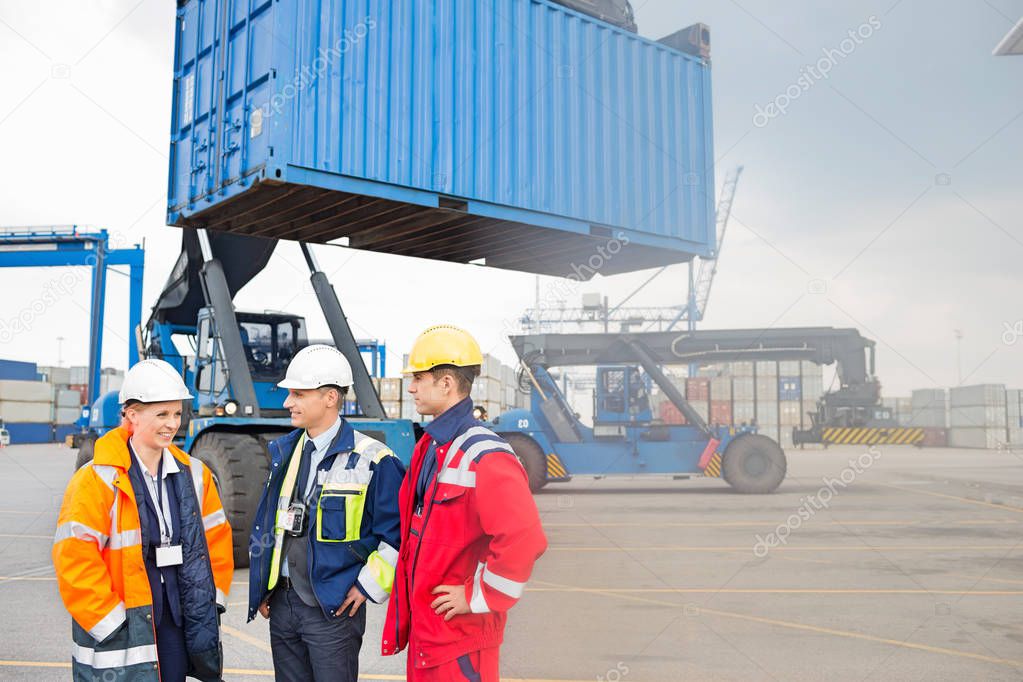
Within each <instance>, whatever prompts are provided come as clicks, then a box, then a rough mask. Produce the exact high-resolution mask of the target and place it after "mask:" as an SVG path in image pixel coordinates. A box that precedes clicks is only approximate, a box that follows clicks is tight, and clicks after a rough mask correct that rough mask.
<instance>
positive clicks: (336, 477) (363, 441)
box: [267, 431, 394, 592]
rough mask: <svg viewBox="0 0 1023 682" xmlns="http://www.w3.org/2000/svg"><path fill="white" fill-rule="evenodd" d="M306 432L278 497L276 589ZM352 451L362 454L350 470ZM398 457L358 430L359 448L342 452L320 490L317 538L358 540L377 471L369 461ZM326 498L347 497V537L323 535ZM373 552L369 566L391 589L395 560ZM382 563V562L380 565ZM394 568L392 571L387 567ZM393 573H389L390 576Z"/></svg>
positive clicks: (273, 563)
mask: <svg viewBox="0 0 1023 682" xmlns="http://www.w3.org/2000/svg"><path fill="white" fill-rule="evenodd" d="M305 442H306V434H305V432H303V433H302V437H301V438H299V439H298V443H296V444H295V450H294V451H293V452H292V453H291V459H290V460H289V462H288V469H287V471H286V472H285V474H284V482H283V483H282V484H281V493H280V495H279V496H278V498H277V513H276V515H275V516H274V549H273V554H272V555H271V558H270V579H269V581H268V585H267V587H268V588H269V589H271V590H272V589H274V587H276V586H277V581H278V580H279V579H280V572H281V564H282V563H283V559H284V557H283V550H284V528H283V527H282V526H281V519H282V518H283V516H284V515H285V514H287V513H288V507H290V506H291V501H292V499H293V497H294V493H295V487H296V484H297V482H298V481H297V480H296V479H297V478H298V470H299V467H300V466H301V461H302V450H303V448H304V447H305ZM351 454H356V455H359V460H358V462H357V463H356V465H355V468H353V469H348V468H347V466H348V459H349V457H350V456H351ZM387 456H391V457H393V456H394V453H393V452H391V451H390V449H388V447H387V446H386V445H384V444H383V443H381V442H379V441H377V440H374V439H373V438H370V437H369V436H366V435H365V434H363V433H360V432H358V431H356V432H355V447H354V448H352V451H351V453H349V457H341V456H340V455H339V456H338V457H336V458H335V459H334V463H333V464H332V465H331V467H330V470H329V471H328V472H327V475H326V478H325V480H324V482H323V488H322V489H321V490H320V496H319V499H318V501H317V505H316V539H317V540H318V541H319V542H354V541H355V540H358V539H359V532H360V530H361V528H362V515H363V512H364V511H365V508H366V490H367V489H368V488H369V482H370V479H371V478H372V477H373V471H372V470H371V469H370V468H369V463H370V461H372V462H373V463H374V464H375V463H377V462H379V461H380V460H381V459H382V458H383V457H387ZM326 497H344V498H347V499H346V500H345V537H344V538H342V539H330V538H325V537H323V524H322V523H321V521H322V519H323V504H322V502H323V499H324V498H326ZM376 555H377V552H373V553H372V554H371V555H370V557H369V559H368V560H367V566H369V567H370V572H371V573H372V574H373V577H374V579H375V580H376V582H377V583H378V584H380V585H381V587H383V588H386V589H387V591H388V592H389V591H390V585H391V583H392V582H393V580H394V577H393V570H394V569H393V565H394V562H381V561H380V560H379V557H377V556H376ZM378 564H382V565H378ZM388 568H390V571H388V570H386V569H388ZM388 574H389V575H388Z"/></svg>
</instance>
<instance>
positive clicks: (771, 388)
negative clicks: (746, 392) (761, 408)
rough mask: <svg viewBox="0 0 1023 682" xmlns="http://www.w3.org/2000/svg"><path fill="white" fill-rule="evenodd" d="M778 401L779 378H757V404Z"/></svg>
mask: <svg viewBox="0 0 1023 682" xmlns="http://www.w3.org/2000/svg"><path fill="white" fill-rule="evenodd" d="M777 400H778V377H763V376H758V377H757V402H758V403H759V402H775V401H777Z"/></svg>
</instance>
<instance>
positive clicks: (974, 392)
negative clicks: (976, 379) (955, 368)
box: [948, 384, 1005, 407]
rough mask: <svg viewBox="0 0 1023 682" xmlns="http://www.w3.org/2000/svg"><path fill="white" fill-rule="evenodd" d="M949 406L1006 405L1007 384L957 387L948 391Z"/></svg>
mask: <svg viewBox="0 0 1023 682" xmlns="http://www.w3.org/2000/svg"><path fill="white" fill-rule="evenodd" d="M948 404H949V406H950V407H962V406H969V405H1004V404H1005V384H977V385H975V386H955V387H954V388H951V389H949V391H948Z"/></svg>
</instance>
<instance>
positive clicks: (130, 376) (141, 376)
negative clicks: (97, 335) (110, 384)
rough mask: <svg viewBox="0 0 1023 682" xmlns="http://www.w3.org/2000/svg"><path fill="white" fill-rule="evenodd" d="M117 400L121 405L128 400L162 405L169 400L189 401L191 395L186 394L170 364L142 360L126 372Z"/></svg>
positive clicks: (162, 361) (160, 361)
mask: <svg viewBox="0 0 1023 682" xmlns="http://www.w3.org/2000/svg"><path fill="white" fill-rule="evenodd" d="M118 399H119V400H120V402H121V404H122V405H123V404H125V403H126V402H128V401H129V400H137V401H139V402H140V403H162V402H167V401H170V400H191V399H192V395H191V394H190V393H189V392H188V388H187V387H186V386H185V382H184V381H182V380H181V375H180V374H178V372H177V370H175V369H174V368H173V367H171V365H170V363H168V362H166V361H164V360H156V359H152V358H151V359H149V360H142V361H141V362H139V363H138V364H136V365H135V366H133V367H132V368H131V369H129V370H128V373H127V374H126V375H125V377H124V383H123V384H121V394H120V395H119V396H118Z"/></svg>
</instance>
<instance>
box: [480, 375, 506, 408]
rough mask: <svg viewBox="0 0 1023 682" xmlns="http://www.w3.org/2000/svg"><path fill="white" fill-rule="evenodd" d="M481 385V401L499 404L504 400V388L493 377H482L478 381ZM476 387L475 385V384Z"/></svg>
mask: <svg viewBox="0 0 1023 682" xmlns="http://www.w3.org/2000/svg"><path fill="white" fill-rule="evenodd" d="M476 381H477V382H478V383H479V389H477V390H478V391H479V399H480V400H484V401H488V402H493V403H499V402H501V401H502V400H504V386H502V385H501V382H500V381H498V380H497V379H493V378H491V377H480V378H479V379H477V380H476ZM473 385H474V386H475V384H473Z"/></svg>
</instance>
